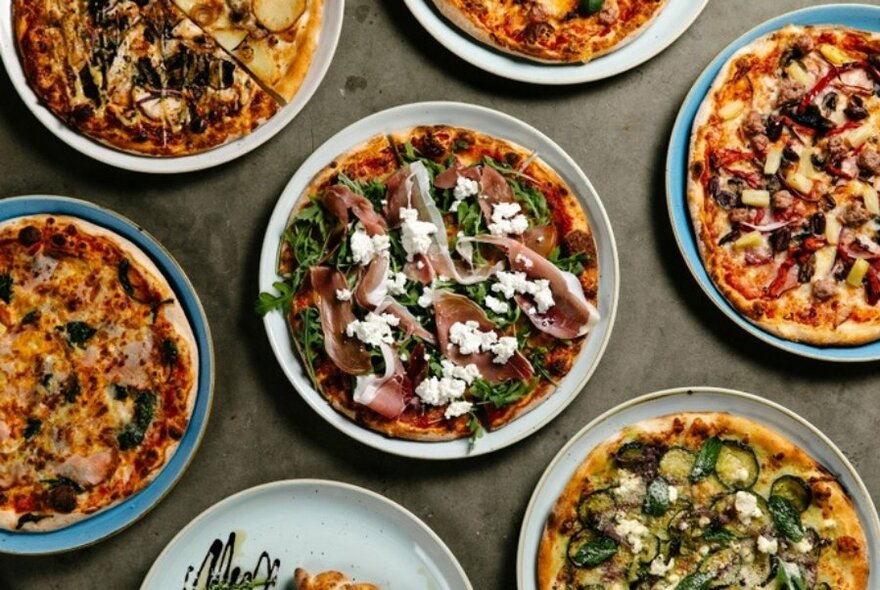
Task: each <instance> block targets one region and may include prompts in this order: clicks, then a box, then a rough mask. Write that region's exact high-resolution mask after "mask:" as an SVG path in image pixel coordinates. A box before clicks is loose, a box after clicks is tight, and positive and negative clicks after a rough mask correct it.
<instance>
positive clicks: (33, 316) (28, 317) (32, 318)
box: [21, 309, 40, 326]
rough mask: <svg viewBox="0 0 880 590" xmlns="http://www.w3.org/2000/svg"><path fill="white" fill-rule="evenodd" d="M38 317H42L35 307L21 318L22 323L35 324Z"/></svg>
mask: <svg viewBox="0 0 880 590" xmlns="http://www.w3.org/2000/svg"><path fill="white" fill-rule="evenodd" d="M38 319H40V312H39V311H37V310H36V309H34V310H32V311H29V312H27V313H26V314H24V317H23V318H21V325H22V326H27V325H28V324H33V323H34V322H36V321H37V320H38Z"/></svg>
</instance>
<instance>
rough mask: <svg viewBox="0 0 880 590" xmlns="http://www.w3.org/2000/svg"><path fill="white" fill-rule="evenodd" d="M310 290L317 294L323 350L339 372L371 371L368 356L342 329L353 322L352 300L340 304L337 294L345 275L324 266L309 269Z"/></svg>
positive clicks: (343, 287)
mask: <svg viewBox="0 0 880 590" xmlns="http://www.w3.org/2000/svg"><path fill="white" fill-rule="evenodd" d="M309 277H310V279H311V282H312V287H313V288H314V289H315V292H316V293H317V295H318V303H319V309H320V313H321V331H322V332H323V333H324V349H325V350H326V351H327V356H329V357H330V360H332V361H333V364H335V365H336V366H337V367H339V370H341V371H343V372H345V373H348V374H349V375H365V374H367V373H370V372H371V371H372V370H373V365H372V363H371V362H370V354H369V353H368V352H367V351H366V350H364V348H363V347H362V346H361V345H360V343H359V342H358V341H357V340H355V339H353V338H347V337H346V335H345V329H346V327H347V326H348V324H350V323H351V322H353V321H355V320H356V319H357V318H355V315H354V312H353V311H352V309H351V301H339V299H338V298H337V297H336V291H337V290H341V289H346V288H348V284H347V283H346V282H345V276H344V275H343V274H342V273H341V272H340V271H338V270H335V269H332V268H329V267H326V266H313V267H312V268H310V269H309Z"/></svg>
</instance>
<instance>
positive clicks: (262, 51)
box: [173, 0, 323, 101]
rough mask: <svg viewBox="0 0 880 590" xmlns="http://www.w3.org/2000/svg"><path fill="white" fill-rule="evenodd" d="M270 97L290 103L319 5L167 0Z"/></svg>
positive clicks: (307, 1) (308, 55)
mask: <svg viewBox="0 0 880 590" xmlns="http://www.w3.org/2000/svg"><path fill="white" fill-rule="evenodd" d="M173 1H174V3H175V4H177V6H179V7H180V8H181V10H183V11H184V12H185V13H186V14H187V15H188V16H189V17H190V18H191V19H193V21H194V22H195V23H196V24H198V25H199V26H200V27H202V28H203V29H204V30H205V32H207V33H208V34H209V35H210V36H211V37H212V38H213V39H214V40H216V41H217V43H219V44H220V46H221V47H222V48H223V49H225V50H226V51H228V52H229V53H230V54H232V55H233V56H235V58H236V59H237V60H238V61H239V63H242V64H244V66H245V67H246V68H247V69H248V71H249V72H250V73H251V74H252V75H253V76H255V77H256V78H257V79H258V80H259V81H260V83H261V84H262V85H263V86H264V87H266V88H269V89H271V90H272V91H273V92H274V93H275V94H276V96H279V97H281V98H282V99H283V100H284V101H290V100H291V99H292V98H293V97H294V95H295V94H296V91H297V90H298V89H299V87H300V85H301V84H302V81H303V79H304V78H305V75H306V72H307V71H308V69H309V64H310V63H311V61H312V56H313V55H314V53H315V48H316V45H317V39H318V31H319V30H320V27H321V16H322V9H323V0H173Z"/></svg>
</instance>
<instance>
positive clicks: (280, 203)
mask: <svg viewBox="0 0 880 590" xmlns="http://www.w3.org/2000/svg"><path fill="white" fill-rule="evenodd" d="M435 109H441V110H442V109H455V110H462V111H465V112H471V113H478V114H480V115H483V116H487V117H494V118H496V119H497V120H499V121H503V122H504V123H505V124H507V125H511V124H512V125H514V126H518V127H519V128H520V129H521V130H524V131H526V132H527V133H529V134H531V135H534V136H535V137H537V138H538V139H540V140H541V141H544V142H546V143H547V144H548V145H550V146H551V147H552V148H553V149H554V150H556V152H557V153H556V154H554V156H557V155H558V156H559V157H560V158H562V159H563V160H564V161H565V163H566V164H567V165H569V166H571V167H572V169H573V170H574V171H575V173H576V175H578V176H579V178H578V180H580V181H583V182H584V184H585V185H586V187H587V193H588V194H587V195H584V196H583V197H579V201H583V203H581V205H582V207H583V208H584V209H585V212H586V208H587V207H586V204H587V203H589V202H590V200H589V199H593V197H592V196H591V195H595V199H594V203H593V204H594V205H595V207H596V213H597V215H596V218H595V219H590V221H591V222H594V223H593V225H596V226H601V227H602V228H603V230H604V231H606V232H607V234H608V248H609V250H610V256H609V260H608V261H607V262H606V265H607V266H609V267H610V269H609V271H607V272H608V275H607V277H606V279H605V280H606V281H607V280H610V279H613V281H612V285H611V290H612V293H611V300H610V301H609V302H608V306H609V313H608V316H607V328H606V330H605V333H604V335H603V338H602V340H601V342H600V343H599V346H598V349H597V351H596V355H595V358H594V359H593V360H592V363H591V364H590V366H588V367H587V370H586V371H585V372H584V374H583V375H582V376H580V377H579V378H578V381H577V383H576V386H574V387H573V390H574V391H573V393H572V394H571V395H570V396H569V398H568V400H567V401H565V402H564V403H562V405H561V406H560V407H559V408H558V409H556V411H554V412H553V413H551V414H550V415H548V416H547V417H546V418H545V419H543V420H541V421H540V422H538V423H537V424H536V425H534V426H533V427H532V428H531V429H527V430H524V431H523V432H522V433H520V434H519V435H518V436H516V437H513V438H511V439H510V440H507V441H504V442H502V443H500V444H499V445H498V446H495V447H492V448H487V445H485V444H483V445H482V447H483V448H482V449H481V448H480V447H481V445H479V444H478V445H476V446H475V447H473V448H471V449H470V450H467V449H462V450H461V451H459V450H456V448H455V445H456V444H457V445H458V446H461V442H462V440H463V439H455V440H452V441H440V442H425V441H411V440H404V439H390V438H387V437H384V436H382V435H381V434H379V433H377V432H375V431H373V430H371V429H369V428H365V427H363V426H361V425H359V424H357V423H355V422H353V421H351V420H350V419H348V418H347V417H344V416H343V418H345V419H346V423H345V426H342V425H341V424H337V423H335V422H332V421H331V420H330V419H329V418H328V417H327V416H325V415H324V406H327V407H329V404H327V401H326V400H325V399H324V398H323V396H321V394H320V393H319V392H317V391H316V390H315V389H314V387H312V386H311V385H310V384H306V385H307V386H308V390H307V391H306V392H303V391H300V389H299V387H298V386H297V384H296V383H295V382H294V376H293V374H292V369H291V368H290V367H289V366H288V362H287V359H286V358H284V355H283V354H282V351H281V350H280V349H279V346H280V342H279V341H277V340H276V335H275V331H274V329H273V327H272V325H271V322H272V320H271V315H270V314H266V315H265V316H264V317H263V318H262V319H263V325H264V327H265V330H266V334H267V336H268V339H269V343H270V346H271V348H272V352H273V354H274V355H275V358H276V360H277V362H278V364H279V365H280V367H281V369H282V371H283V372H284V374H285V376H286V377H287V379H288V381H289V382H290V384H291V385H292V386H293V389H294V391H296V393H297V394H299V395H300V397H302V398H303V399H304V400H305V401H306V403H307V404H308V405H309V406H310V407H311V408H312V410H314V411H315V412H316V413H318V414H319V415H320V416H321V418H322V419H324V420H325V421H326V422H328V423H330V425H331V426H333V427H334V428H336V429H337V430H339V431H341V432H343V433H344V434H345V435H347V436H348V437H350V438H353V439H354V440H357V441H358V442H359V443H361V444H365V445H367V446H369V447H371V448H374V449H377V450H380V451H382V452H385V453H389V454H393V455H397V456H403V457H410V458H417V459H423V460H431V461H443V460H454V459H469V458H472V457H477V456H481V455H486V454H490V453H493V452H497V451H499V450H501V449H503V448H506V447H508V446H511V445H513V444H515V443H517V442H519V441H521V440H523V439H525V438H527V437H529V436H531V435H532V434H534V433H535V432H537V431H538V430H540V429H541V428H543V427H545V426H547V424H549V423H550V422H552V421H553V420H554V419H555V418H557V417H558V416H559V415H560V414H561V413H562V412H563V411H564V410H565V409H567V408H568V406H569V405H570V404H571V403H573V402H574V400H575V398H577V397H578V396H579V395H580V394H581V393H583V391H582V390H583V389H584V387H585V386H586V385H587V383H588V382H589V380H590V379H591V377H592V375H593V373H594V372H595V371H596V369H597V368H598V366H599V364H600V362H601V360H602V358H603V356H604V354H605V351H606V350H607V347H608V343H609V341H610V339H611V334H612V332H613V329H614V324H615V320H616V318H617V311H618V304H619V299H620V282H621V281H620V259H619V254H618V250H617V242H616V239H615V236H614V230H613V227H612V225H611V220H610V218H609V217H608V213H607V211H606V209H605V206H604V204H603V202H602V199H601V197H600V196H599V193H598V191H596V189H595V187H594V186H593V184H592V182H591V181H590V179H589V177H588V176H587V175H586V173H585V172H584V171H583V169H582V168H581V166H580V165H579V164H578V163H577V161H575V160H574V158H572V157H571V156H570V155H569V154H568V153H567V152H566V151H565V150H564V149H562V147H561V146H559V144H557V143H556V142H555V141H553V140H552V139H551V138H550V137H549V136H547V135H546V134H544V133H543V132H541V131H540V130H538V129H536V128H535V127H534V126H532V125H530V124H529V123H526V122H525V121H522V120H521V119H519V118H517V117H514V116H512V115H509V114H507V113H504V112H502V111H498V110H495V109H492V108H490V107H486V106H482V105H475V104H471V103H465V102H459V101H424V102H414V103H404V104H401V105H397V106H394V107H390V108H388V109H384V110H382V111H379V112H377V113H373V114H370V115H368V116H366V117H364V118H361V119H359V120H357V121H355V122H353V123H351V124H349V125H348V126H346V127H345V128H343V129H342V130H340V131H338V132H337V133H335V134H334V135H333V136H331V137H330V138H329V139H327V140H326V141H325V142H324V143H323V144H321V145H320V146H318V147H317V148H316V149H315V150H314V151H313V152H312V154H311V155H310V156H309V157H308V158H307V159H306V160H305V161H304V162H303V163H302V164H301V165H300V166H299V167H298V168H297V169H296V171H295V172H294V174H293V175H292V176H291V179H290V181H289V182H288V183H287V185H285V187H284V189H283V190H282V191H281V194H280V195H279V197H278V200H277V202H276V204H275V207H274V208H273V211H272V214H271V216H270V219H269V222H268V224H267V229H266V232H265V235H264V237H263V244H262V247H261V251H260V264H259V271H258V277H257V287H258V289H259V290H264V289H265V288H271V287H272V283H273V282H274V281H276V280H277V273H276V272H275V265H276V261H277V256H278V246H279V237H278V236H274V235H271V229H272V226H273V225H274V224H275V222H276V219H284V220H285V222H284V223H285V224H286V222H287V220H288V219H289V217H290V213H291V209H290V207H293V206H294V205H295V204H296V203H297V202H298V200H299V198H300V197H301V195H298V196H296V197H295V198H294V200H293V203H292V205H290V206H289V207H288V206H287V205H286V203H285V195H286V194H287V193H288V192H290V191H292V190H293V188H294V186H295V184H296V182H297V181H298V177H299V175H300V174H301V171H302V170H307V169H310V168H315V170H318V171H320V170H321V169H323V167H324V166H325V165H326V162H324V161H323V160H322V161H319V158H318V157H317V156H318V155H320V153H319V152H321V151H322V150H324V149H326V146H328V145H331V144H333V143H335V142H337V141H339V139H340V138H344V137H346V136H352V135H355V136H357V134H358V132H359V130H360V128H361V127H367V126H369V125H376V124H377V121H381V120H382V119H386V118H388V117H390V116H393V115H396V114H399V113H409V112H413V111H415V112H418V111H432V110H435ZM429 117H430V115H428V116H423V117H422V118H423V119H428V118H429ZM441 118H442V117H441ZM439 122H440V121H438V123H439ZM429 123H430V122H429ZM429 123H422V124H429ZM475 129H476V130H477V131H479V129H478V128H475ZM361 133H363V132H361ZM375 134H376V133H375V132H371V133H370V134H369V135H368V136H367V137H365V138H360V139H357V140H346V141H345V144H346V145H347V146H348V148H351V147H353V146H356V145H358V143H359V142H363V141H365V140H366V139H367V138H368V137H369V136H372V135H375ZM348 148H346V149H348ZM316 166H317V167H316ZM270 271H271V277H270V276H268V275H267V276H265V277H264V274H267V273H269V272H270ZM600 272H602V271H601V267H600ZM278 337H279V338H282V337H283V338H287V339H288V340H289V339H290V334H289V332H287V331H285V333H284V335H278ZM292 360H293V361H294V362H296V363H298V362H299V361H298V359H296V357H295V356H294V357H293V359H292ZM563 383H564V380H563ZM312 398H315V399H312ZM330 411H332V412H333V413H335V414H338V412H337V411H336V410H335V409H333V408H330ZM499 432H503V430H501V431H499ZM492 434H494V433H490V432H487V433H486V434H485V435H484V438H485V436H490V435H492ZM481 440H482V439H481ZM388 441H393V442H394V443H396V444H399V446H401V447H404V448H400V449H398V448H389V446H390V443H388ZM426 445H431V446H432V447H433V448H443V447H441V446H440V445H449V446H448V447H446V448H448V449H450V450H449V452H446V453H443V454H437V455H427V456H426V455H425V454H424V453H423V451H424V450H425V449H426V448H427V447H426Z"/></svg>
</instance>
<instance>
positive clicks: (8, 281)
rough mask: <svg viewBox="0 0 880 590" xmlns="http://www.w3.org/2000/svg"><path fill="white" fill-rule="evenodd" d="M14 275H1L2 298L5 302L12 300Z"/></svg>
mask: <svg viewBox="0 0 880 590" xmlns="http://www.w3.org/2000/svg"><path fill="white" fill-rule="evenodd" d="M12 283H13V280H12V276H11V275H10V274H9V273H5V274H2V275H0V300H3V301H4V302H5V303H9V302H10V301H12Z"/></svg>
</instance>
